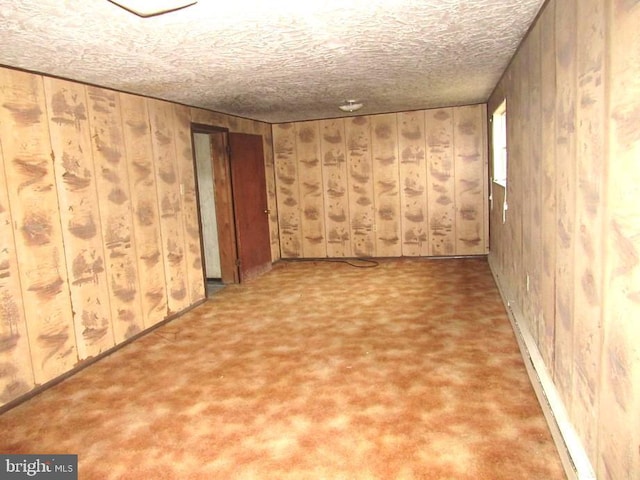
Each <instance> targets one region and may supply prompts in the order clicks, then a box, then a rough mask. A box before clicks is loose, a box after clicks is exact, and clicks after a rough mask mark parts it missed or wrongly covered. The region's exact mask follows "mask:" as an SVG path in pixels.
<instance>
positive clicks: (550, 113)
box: [489, 8, 557, 375]
mask: <svg viewBox="0 0 640 480" xmlns="http://www.w3.org/2000/svg"><path fill="white" fill-rule="evenodd" d="M539 23H540V34H541V37H542V41H541V47H540V48H541V57H540V65H541V68H540V70H541V74H542V84H541V86H540V93H541V97H542V98H541V102H542V111H541V116H540V120H535V122H536V123H538V124H540V128H541V131H542V172H541V179H540V181H541V183H542V185H541V191H540V195H541V198H540V200H539V201H538V203H539V204H540V208H541V220H542V225H541V226H540V228H541V230H542V232H541V236H542V288H541V290H540V303H541V307H542V322H541V323H542V326H541V328H540V335H538V348H539V350H540V354H541V355H542V358H543V359H544V363H545V365H546V367H547V370H548V371H549V373H550V374H551V375H553V374H554V362H553V356H554V351H555V338H556V330H555V329H556V314H555V312H556V307H555V298H556V267H555V265H556V228H557V227H556V178H555V171H556V142H555V135H556V116H555V108H556V105H555V98H556V81H555V78H556V61H555V52H556V49H555V38H556V35H555V12H554V10H553V9H552V8H545V9H544V11H543V12H542V15H541V16H540V20H539ZM506 241H507V239H505V242H506ZM503 245H504V243H502V244H501V245H500V246H497V247H498V248H497V250H498V251H502V252H503V254H504V255H510V250H509V249H505V248H503ZM489 258H490V259H491V256H489Z"/></svg>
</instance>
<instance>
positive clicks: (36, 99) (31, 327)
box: [0, 69, 77, 384]
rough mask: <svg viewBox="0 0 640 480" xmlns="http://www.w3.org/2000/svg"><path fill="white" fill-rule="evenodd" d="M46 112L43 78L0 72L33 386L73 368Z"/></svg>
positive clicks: (0, 117)
mask: <svg viewBox="0 0 640 480" xmlns="http://www.w3.org/2000/svg"><path fill="white" fill-rule="evenodd" d="M46 110H47V107H46V102H45V96H44V86H43V83H42V77H39V76H35V75H31V74H28V73H24V72H18V71H13V70H7V69H1V70H0V142H1V144H2V154H3V157H4V167H5V178H6V186H7V190H6V191H7V193H8V197H9V199H10V208H11V217H12V220H13V225H12V226H13V229H14V238H15V247H16V254H17V261H18V265H19V267H18V268H19V274H20V285H21V291H22V295H21V299H22V307H23V308H24V313H25V320H26V323H27V331H28V335H29V346H30V349H31V360H32V364H33V370H34V377H35V382H36V383H37V384H41V383H44V382H46V381H48V380H51V379H53V378H55V377H56V376H58V375H60V374H62V373H64V372H65V371H67V370H69V369H70V368H72V367H73V365H74V364H75V363H76V361H77V355H76V346H75V339H74V327H73V314H72V308H71V302H70V295H69V284H68V282H67V266H66V263H65V258H64V250H63V244H62V232H61V226H60V215H59V210H58V198H57V193H56V188H55V183H56V182H55V178H54V173H53V164H52V159H51V142H50V139H49V125H48V122H47V117H46ZM3 296H6V293H3ZM18 298H19V297H18Z"/></svg>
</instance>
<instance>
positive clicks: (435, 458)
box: [0, 258, 565, 480]
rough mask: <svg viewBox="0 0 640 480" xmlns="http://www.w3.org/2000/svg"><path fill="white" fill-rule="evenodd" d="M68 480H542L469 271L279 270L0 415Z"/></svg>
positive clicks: (505, 362)
mask: <svg viewBox="0 0 640 480" xmlns="http://www.w3.org/2000/svg"><path fill="white" fill-rule="evenodd" d="M0 452H2V453H75V454H78V456H79V457H78V458H79V473H80V479H111V478H113V479H120V478H122V479H279V480H280V479H296V480H298V479H331V480H337V479H455V480H458V479H465V480H501V479H504V480H514V479H519V480H520V479H522V480H536V479H539V480H554V479H564V478H565V476H564V473H563V471H562V467H561V464H560V460H559V457H558V454H557V452H556V450H555V447H554V444H553V441H552V439H551V436H550V433H549V430H548V428H547V425H546V423H545V420H544V417H543V415H542V411H541V409H540V406H539V404H538V403H537V400H536V397H535V394H534V392H533V389H532V387H531V385H530V383H529V380H528V378H527V374H526V371H525V367H524V364H523V361H522V359H521V357H520V353H519V351H518V347H517V344H516V340H515V337H514V334H513V332H512V330H511V326H510V323H509V320H508V318H507V315H506V313H505V310H504V308H503V306H502V304H501V301H500V298H499V294H498V291H497V289H496V286H495V284H494V282H493V279H492V277H491V274H490V271H489V267H488V265H487V263H486V260H485V259H484V258H477V259H451V260H433V259H431V260H427V259H414V260H409V259H396V260H384V261H381V262H380V265H379V266H377V267H375V268H354V267H352V266H349V265H346V264H342V263H329V262H281V263H279V264H277V265H276V266H275V267H274V270H273V271H271V272H270V273H268V274H266V275H264V276H262V277H261V278H258V279H256V280H254V281H252V282H250V283H248V284H245V285H232V286H227V287H225V288H224V289H223V290H221V291H219V292H217V293H216V294H215V295H214V296H213V297H211V298H210V299H209V300H208V301H207V302H206V303H205V304H203V305H202V306H199V307H197V308H195V309H194V310H192V311H190V312H188V313H187V314H185V315H183V316H182V317H180V318H178V319H176V320H173V321H172V322H170V323H168V324H166V325H164V326H162V327H160V328H158V329H157V330H154V331H153V332H151V333H149V334H148V335H146V336H144V337H142V338H140V339H138V340H137V341H135V342H133V343H131V344H129V345H127V346H125V347H124V348H122V349H120V350H118V351H117V352H115V353H114V354H112V355H110V356H109V357H107V358H104V359H102V360H100V361H98V362H96V363H95V364H93V365H91V366H89V367H88V368H86V369H84V370H82V371H81V372H79V373H78V374H76V375H74V376H73V377H71V378H69V379H67V380H65V381H63V382H62V383H60V384H58V385H56V386H55V387H53V388H51V389H49V390H47V391H45V392H44V393H42V394H40V395H37V396H36V397H34V398H32V399H30V400H28V401H26V402H24V403H23V404H21V405H19V406H17V407H16V408H14V409H12V410H9V411H8V412H6V413H4V414H3V415H1V416H0Z"/></svg>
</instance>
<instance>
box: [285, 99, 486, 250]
mask: <svg viewBox="0 0 640 480" xmlns="http://www.w3.org/2000/svg"><path fill="white" fill-rule="evenodd" d="M316 125H319V127H318V128H317V129H316ZM311 126H312V127H311ZM292 130H294V131H298V132H300V131H305V132H306V133H305V138H309V139H310V138H312V137H313V138H314V139H315V142H306V143H305V145H304V147H302V148H303V149H304V150H301V149H300V148H301V147H300V144H301V138H300V135H297V136H296V135H294V134H293V133H292V132H291V131H292ZM273 131H274V151H275V154H276V160H275V161H276V170H277V172H278V174H277V176H276V184H277V187H278V192H279V197H278V206H279V208H280V217H281V219H280V221H281V223H280V234H281V239H280V241H281V244H282V245H283V247H284V245H289V244H291V243H292V240H291V238H290V234H288V233H287V232H288V231H290V225H291V224H292V222H291V219H294V221H295V222H299V221H300V219H301V218H304V211H305V207H304V206H303V205H302V203H304V201H305V200H303V198H304V193H302V192H306V191H307V190H308V189H309V188H310V186H312V187H313V188H314V189H315V186H316V185H317V182H319V181H322V182H323V185H324V187H323V189H322V195H323V198H322V200H323V205H324V209H325V217H324V233H321V234H317V237H318V238H319V237H320V235H322V236H323V237H324V239H325V240H324V244H325V245H324V247H323V248H326V252H327V256H329V257H344V256H353V257H399V256H431V255H438V256H439V255H477V254H486V253H487V249H488V243H487V237H488V222H489V219H488V214H489V212H488V205H487V196H488V170H487V169H488V157H487V140H486V135H487V120H486V106H485V105H473V106H466V107H451V108H443V109H436V110H420V111H414V112H398V113H392V114H384V115H370V116H359V117H348V118H342V119H332V120H322V121H319V122H298V123H293V124H280V125H274V127H273ZM311 132H312V133H311ZM302 143H304V142H302ZM312 143H313V144H312ZM300 152H302V155H301V153H300ZM316 155H319V156H320V158H321V159H322V169H321V171H319V172H318V171H315V173H313V174H312V173H311V172H312V170H311V169H309V168H307V167H306V166H305V165H306V163H308V162H309V160H308V159H310V158H315V156H316ZM314 165H315V164H314ZM303 169H305V172H306V173H305V175H304V178H303V175H302V173H301V171H302V170H303ZM457 170H459V173H458V171H457ZM314 175H315V179H314ZM296 187H297V188H296ZM314 191H315V190H314ZM296 192H298V195H299V197H297V198H296V197H295V195H296ZM316 200H317V202H318V205H319V204H320V200H319V199H317V198H316ZM317 208H319V207H317ZM285 212H286V213H285ZM317 225H320V223H319V222H318V224H317ZM297 235H299V232H298V233H297ZM300 241H302V240H300ZM323 251H324V250H323ZM282 255H283V257H285V258H287V257H291V256H304V257H313V256H318V255H313V254H310V253H309V252H308V251H307V249H304V248H298V249H296V250H293V251H291V250H287V249H285V248H283V251H282Z"/></svg>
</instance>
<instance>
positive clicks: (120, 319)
mask: <svg viewBox="0 0 640 480" xmlns="http://www.w3.org/2000/svg"><path fill="white" fill-rule="evenodd" d="M87 97H88V104H89V107H88V111H89V124H90V126H91V140H92V141H91V145H92V150H93V160H94V164H95V171H96V187H97V189H98V197H99V198H100V199H102V201H101V203H100V208H99V210H100V223H101V226H102V240H103V248H104V252H105V269H106V272H107V280H108V282H107V287H108V291H109V297H110V299H111V302H110V303H111V322H112V325H113V333H114V336H115V341H116V343H121V342H122V341H124V340H126V339H127V338H129V337H131V336H133V335H135V334H136V333H139V332H140V331H142V330H143V329H144V321H143V315H142V303H141V298H140V297H141V295H140V283H139V279H138V262H137V256H136V255H137V254H136V248H135V235H134V232H133V214H132V209H131V193H130V188H129V175H128V173H127V165H126V162H127V158H126V150H125V148H124V140H123V133H122V130H123V129H122V116H121V114H120V97H119V94H118V93H116V92H113V91H111V90H106V89H103V88H97V87H87Z"/></svg>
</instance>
